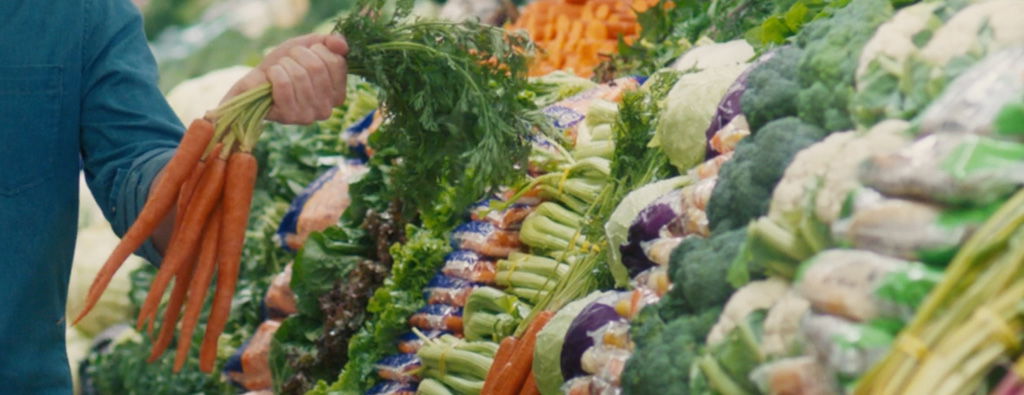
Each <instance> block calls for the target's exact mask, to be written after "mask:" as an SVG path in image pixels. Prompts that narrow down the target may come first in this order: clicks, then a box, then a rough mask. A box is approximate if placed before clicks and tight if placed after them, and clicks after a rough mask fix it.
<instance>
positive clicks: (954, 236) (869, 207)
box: [832, 189, 996, 264]
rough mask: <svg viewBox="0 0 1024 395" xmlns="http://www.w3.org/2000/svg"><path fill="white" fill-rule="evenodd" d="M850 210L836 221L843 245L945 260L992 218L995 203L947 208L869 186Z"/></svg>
mask: <svg viewBox="0 0 1024 395" xmlns="http://www.w3.org/2000/svg"><path fill="white" fill-rule="evenodd" d="M849 204H850V206H851V208H852V212H850V213H849V215H848V216H845V217H844V218H842V219H840V220H838V221H836V222H835V223H834V224H833V225H832V233H833V236H834V237H835V239H836V240H837V241H839V242H840V244H841V245H844V246H849V247H852V248H856V249H862V250H867V251H872V252H876V253H879V254H882V255H887V256H891V257H894V258H900V259H904V260H910V261H921V262H925V263H934V264H943V263H946V262H948V261H949V260H950V259H952V258H953V255H955V254H956V252H957V251H958V250H959V249H960V245H961V244H962V243H963V242H964V241H966V240H967V238H968V237H969V236H970V235H971V234H972V233H973V232H974V230H975V229H977V228H978V227H979V226H981V224H982V223H983V222H984V221H985V220H986V219H988V217H989V216H991V214H992V213H993V210H994V209H995V208H996V206H989V207H981V208H977V209H970V208H968V209H943V208H942V207H939V206H935V205H931V204H927V203H919V202H915V201H911V200H902V199H887V198H884V197H881V196H879V195H878V194H877V193H875V192H873V191H871V190H865V189H861V190H857V191H855V192H854V195H852V196H851V198H850V203H849Z"/></svg>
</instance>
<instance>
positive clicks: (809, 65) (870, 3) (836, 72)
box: [797, 0, 893, 131]
mask: <svg viewBox="0 0 1024 395" xmlns="http://www.w3.org/2000/svg"><path fill="white" fill-rule="evenodd" d="M892 14H893V7H892V4H891V3H890V2H889V1H888V0H856V1H852V2H851V3H850V4H849V5H848V6H846V7H845V8H843V9H840V10H838V11H836V13H835V15H833V16H832V17H831V18H823V19H819V20H816V21H813V22H811V23H809V24H807V26H805V27H804V30H803V31H801V32H800V34H799V35H798V36H797V44H798V45H800V47H802V48H804V54H803V57H801V58H800V65H799V67H798V69H797V76H798V80H799V82H800V87H801V90H800V93H799V95H798V97H797V108H798V113H799V115H800V118H801V119H803V120H804V121H806V122H808V123H810V124H813V125H817V126H818V127H821V128H824V129H825V130H828V131H838V130H847V129H851V128H853V122H852V120H851V117H850V111H849V106H850V98H851V97H852V96H853V93H854V92H853V77H854V71H856V69H857V62H858V60H859V59H860V52H861V49H863V48H864V44H866V43H867V42H868V40H870V39H871V37H872V36H873V35H874V34H875V30H876V29H877V28H878V26H879V25H881V24H882V23H884V22H885V21H887V20H889V18H890V17H892Z"/></svg>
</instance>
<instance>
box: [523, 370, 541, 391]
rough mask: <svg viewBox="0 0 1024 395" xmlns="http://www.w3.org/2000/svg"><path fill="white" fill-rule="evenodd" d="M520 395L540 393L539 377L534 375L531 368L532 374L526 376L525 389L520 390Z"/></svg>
mask: <svg viewBox="0 0 1024 395" xmlns="http://www.w3.org/2000/svg"><path fill="white" fill-rule="evenodd" d="M519 395H540V389H539V388H537V379H536V378H534V377H533V370H530V375H529V376H527V377H526V382H525V383H523V389H521V390H519Z"/></svg>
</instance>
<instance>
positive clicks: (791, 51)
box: [740, 45, 804, 131]
mask: <svg viewBox="0 0 1024 395" xmlns="http://www.w3.org/2000/svg"><path fill="white" fill-rule="evenodd" d="M803 54H804V51H803V50H802V49H800V48H798V47H796V46H792V45H788V46H785V47H781V48H779V49H777V50H775V51H774V54H773V56H772V57H771V58H770V59H768V60H767V61H765V62H764V64H762V65H760V66H758V67H757V68H756V69H754V70H753V71H751V72H750V76H749V77H747V90H746V91H745V92H744V93H743V97H742V98H741V99H740V105H741V106H742V107H743V115H745V116H746V117H747V123H749V124H750V130H752V131H756V130H758V129H761V127H763V126H764V125H766V124H768V123H769V122H771V121H773V120H776V119H781V118H785V117H790V116H796V114H797V108H796V97H797V95H798V94H799V93H800V83H799V82H798V81H797V77H796V69H797V65H799V64H800V58H801V57H803Z"/></svg>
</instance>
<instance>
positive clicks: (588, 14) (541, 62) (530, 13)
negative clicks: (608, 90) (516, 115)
mask: <svg viewBox="0 0 1024 395" xmlns="http://www.w3.org/2000/svg"><path fill="white" fill-rule="evenodd" d="M656 4H658V0H538V1H535V2H532V3H530V4H529V5H527V6H526V7H525V8H523V11H522V14H521V16H520V17H519V19H518V20H516V21H515V23H513V24H511V25H510V26H508V27H507V28H508V29H509V30H519V29H522V30H526V32H527V33H529V34H530V38H532V39H533V40H534V41H535V42H536V43H537V46H538V47H539V48H541V49H543V50H544V53H543V54H541V55H540V56H538V57H537V59H535V60H534V62H533V63H532V64H531V65H530V76H540V75H545V74H548V73H550V72H552V71H555V70H563V69H572V70H573V72H575V73H576V74H577V75H579V76H581V77H588V78H589V77H590V76H592V75H593V72H594V68H595V67H597V66H598V65H599V64H600V63H601V61H602V60H603V59H602V56H610V55H612V54H615V53H616V52H618V40H619V37H622V39H623V40H625V41H626V43H631V42H632V40H633V39H635V38H636V37H637V35H638V34H639V32H640V24H639V23H638V22H637V16H636V15H637V13H640V12H644V11H645V10H647V9H648V8H650V7H652V6H654V5H656Z"/></svg>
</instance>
